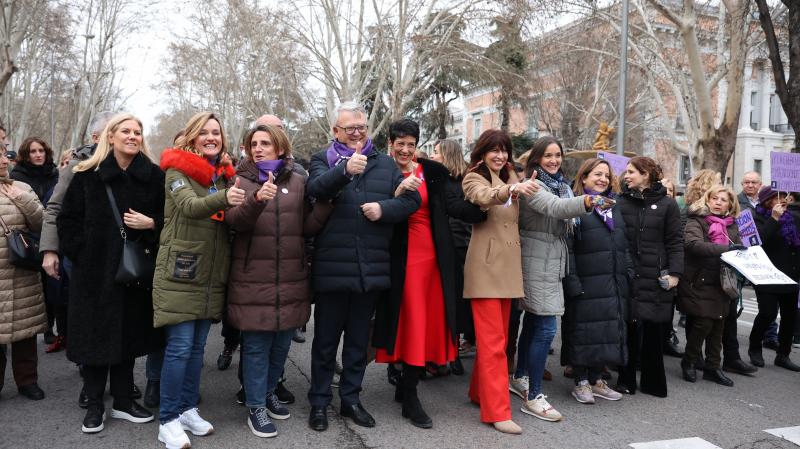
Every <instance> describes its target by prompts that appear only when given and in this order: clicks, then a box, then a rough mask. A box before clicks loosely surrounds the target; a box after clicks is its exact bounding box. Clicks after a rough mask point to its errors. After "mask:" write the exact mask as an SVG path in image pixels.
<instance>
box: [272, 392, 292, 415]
mask: <svg viewBox="0 0 800 449" xmlns="http://www.w3.org/2000/svg"><path fill="white" fill-rule="evenodd" d="M267 413H268V414H269V416H270V418H272V419H289V416H291V415H290V414H289V409H288V408H286V406H285V405H283V404H281V401H279V400H278V396H277V395H275V393H267Z"/></svg>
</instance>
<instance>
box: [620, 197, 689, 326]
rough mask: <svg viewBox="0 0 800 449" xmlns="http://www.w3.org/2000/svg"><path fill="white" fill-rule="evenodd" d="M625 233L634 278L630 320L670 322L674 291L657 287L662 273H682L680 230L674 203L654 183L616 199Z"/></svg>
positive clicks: (678, 274) (676, 207)
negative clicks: (642, 189) (649, 186)
mask: <svg viewBox="0 0 800 449" xmlns="http://www.w3.org/2000/svg"><path fill="white" fill-rule="evenodd" d="M617 204H619V209H620V212H622V216H623V217H624V219H625V233H626V235H627V237H628V245H629V248H630V251H631V258H632V259H633V266H634V270H635V271H636V275H635V277H634V281H633V290H632V291H631V301H630V312H631V316H630V318H631V319H633V320H643V321H652V322H661V323H665V322H668V321H670V320H671V319H672V305H673V301H674V298H675V293H676V289H671V290H664V289H662V288H661V286H660V285H659V284H658V278H659V275H660V272H661V271H662V270H664V271H667V272H668V273H669V274H671V275H673V276H678V277H680V276H681V275H682V274H683V228H682V226H681V218H680V212H679V210H678V204H677V203H676V202H675V200H673V199H672V198H669V197H668V196H667V189H665V188H664V186H662V185H661V183H659V182H657V183H655V184H653V187H652V188H648V189H645V190H644V191H643V192H640V191H637V190H628V189H626V190H625V191H624V192H623V193H622V195H621V196H620V197H619V199H618V201H617Z"/></svg>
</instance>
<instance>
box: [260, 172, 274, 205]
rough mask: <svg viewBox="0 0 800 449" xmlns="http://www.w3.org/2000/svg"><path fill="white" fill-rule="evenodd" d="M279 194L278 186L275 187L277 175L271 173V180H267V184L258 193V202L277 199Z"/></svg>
mask: <svg viewBox="0 0 800 449" xmlns="http://www.w3.org/2000/svg"><path fill="white" fill-rule="evenodd" d="M277 193H278V186H277V185H275V175H273V174H272V172H269V178H267V182H265V183H264V184H263V185H262V186H261V188H260V189H258V192H256V199H257V200H258V201H269V200H271V199H273V198H275V195H277Z"/></svg>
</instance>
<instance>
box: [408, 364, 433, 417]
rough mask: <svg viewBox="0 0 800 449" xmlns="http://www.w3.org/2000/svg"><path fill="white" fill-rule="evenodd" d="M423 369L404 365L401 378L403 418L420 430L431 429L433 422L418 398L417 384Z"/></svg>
mask: <svg viewBox="0 0 800 449" xmlns="http://www.w3.org/2000/svg"><path fill="white" fill-rule="evenodd" d="M422 369H423V368H421V367H417V366H410V365H406V364H403V375H402V377H401V378H400V382H402V388H403V412H402V414H403V418H408V419H409V420H411V424H413V425H414V426H416V427H419V428H420V429H430V428H431V427H433V421H432V420H431V418H430V416H428V414H427V413H425V410H423V409H422V404H421V403H420V402H419V398H418V397H417V383H419V372H418V371H420V370H422Z"/></svg>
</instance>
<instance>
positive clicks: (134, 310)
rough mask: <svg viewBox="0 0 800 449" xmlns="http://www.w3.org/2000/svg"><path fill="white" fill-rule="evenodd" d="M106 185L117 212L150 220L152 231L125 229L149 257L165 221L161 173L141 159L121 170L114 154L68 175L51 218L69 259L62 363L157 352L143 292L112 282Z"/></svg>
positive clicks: (115, 238) (115, 257)
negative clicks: (130, 211)
mask: <svg viewBox="0 0 800 449" xmlns="http://www.w3.org/2000/svg"><path fill="white" fill-rule="evenodd" d="M105 183H108V184H109V185H110V186H111V190H112V191H113V193H114V197H115V199H116V203H117V207H118V209H119V211H120V213H121V214H122V213H124V212H125V211H127V210H128V209H133V210H135V211H137V212H140V213H142V214H144V215H147V216H148V217H150V218H153V219H154V220H155V224H156V225H155V229H154V230H147V231H137V230H135V229H126V232H127V235H128V239H130V240H138V241H140V242H142V243H143V244H145V246H146V247H147V248H149V250H150V251H151V254H156V253H157V251H158V236H159V234H160V232H161V228H162V227H163V224H164V173H163V172H162V171H161V170H160V169H159V168H158V166H157V165H155V164H153V163H152V162H150V160H149V159H147V158H146V157H145V156H144V155H142V154H139V155H138V156H136V158H134V160H133V162H131V165H130V166H129V167H128V169H127V170H125V171H123V170H122V169H120V167H119V165H117V161H116V159H115V158H114V156H113V154H110V155H109V157H108V158H106V159H105V160H104V161H103V162H101V163H100V169H99V170H98V171H95V170H88V171H84V172H79V173H76V174H75V177H74V178H73V179H72V182H71V183H70V185H69V188H68V189H67V193H66V195H65V196H64V202H63V205H62V208H61V213H60V214H59V215H58V219H57V224H58V237H59V239H60V245H61V248H60V249H61V253H62V254H64V255H65V256H67V257H69V258H70V259H71V260H72V274H71V277H70V295H69V319H68V323H69V344H68V345H67V358H69V359H70V360H71V361H73V362H75V363H85V364H88V365H111V364H117V363H120V362H122V361H125V360H131V359H133V358H135V357H139V356H142V355H144V354H148V353H150V352H153V351H157V350H159V349H160V348H161V347H162V346H163V334H162V333H161V330H160V329H159V330H154V329H153V297H152V290H151V289H150V288H149V287H136V286H123V285H120V284H117V283H115V282H114V275H115V274H116V271H117V267H118V266H119V261H120V256H121V255H122V238H121V237H120V232H119V228H118V227H117V223H116V221H115V220H114V216H113V215H112V214H113V213H112V209H111V204H110V203H109V200H108V197H107V196H106V190H105Z"/></svg>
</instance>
